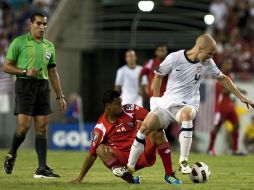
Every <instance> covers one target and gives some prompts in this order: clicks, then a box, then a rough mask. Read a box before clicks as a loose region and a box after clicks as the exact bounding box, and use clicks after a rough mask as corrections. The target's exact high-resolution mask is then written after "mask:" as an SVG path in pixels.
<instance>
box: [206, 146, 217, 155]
mask: <svg viewBox="0 0 254 190" xmlns="http://www.w3.org/2000/svg"><path fill="white" fill-rule="evenodd" d="M207 154H208V155H210V156H216V155H217V154H216V151H215V149H214V148H212V149H210V150H208V151H207Z"/></svg>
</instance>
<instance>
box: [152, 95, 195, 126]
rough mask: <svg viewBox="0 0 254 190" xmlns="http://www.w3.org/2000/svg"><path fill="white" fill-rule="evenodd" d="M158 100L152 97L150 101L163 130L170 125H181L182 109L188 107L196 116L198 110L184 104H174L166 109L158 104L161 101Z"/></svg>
mask: <svg viewBox="0 0 254 190" xmlns="http://www.w3.org/2000/svg"><path fill="white" fill-rule="evenodd" d="M157 100H159V99H158V98H155V97H152V98H151V99H150V107H151V112H152V113H154V114H156V115H157V117H158V118H159V121H160V123H161V127H162V128H163V129H167V128H168V126H169V125H170V123H175V122H177V123H179V122H180V121H179V118H180V113H181V111H182V109H183V108H184V107H186V106H188V107H191V108H192V110H193V112H195V114H196V110H195V109H194V107H193V106H191V105H187V104H184V103H178V104H176V103H172V104H171V105H169V106H168V107H167V108H165V107H163V106H161V105H159V104H158V102H159V101H157Z"/></svg>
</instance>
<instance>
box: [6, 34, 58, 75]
mask: <svg viewBox="0 0 254 190" xmlns="http://www.w3.org/2000/svg"><path fill="white" fill-rule="evenodd" d="M6 59H8V60H11V61H14V62H15V63H16V67H17V68H19V69H33V68H34V69H36V70H38V73H37V76H36V77H35V78H36V79H48V69H49V68H52V67H55V66H56V55H55V48H54V45H53V44H52V43H51V42H50V41H48V40H46V39H42V40H41V41H40V42H37V41H35V40H34V39H33V37H32V35H31V33H30V32H29V33H27V34H24V35H21V36H18V37H17V38H15V39H14V40H13V41H12V43H11V45H10V47H9V49H8V52H7V56H6ZM17 78H28V77H25V76H21V75H17Z"/></svg>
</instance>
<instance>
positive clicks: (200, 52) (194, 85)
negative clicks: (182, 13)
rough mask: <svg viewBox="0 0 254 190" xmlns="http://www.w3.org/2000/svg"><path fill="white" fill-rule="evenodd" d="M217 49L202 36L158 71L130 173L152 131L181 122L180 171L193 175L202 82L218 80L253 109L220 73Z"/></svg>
mask: <svg viewBox="0 0 254 190" xmlns="http://www.w3.org/2000/svg"><path fill="white" fill-rule="evenodd" d="M215 49H216V42H215V41H214V39H213V38H212V37H211V36H210V35H208V34H203V35H201V36H199V37H198V38H197V40H196V43H195V45H194V47H193V48H192V49H190V50H187V51H185V50H180V51H177V52H173V53H171V54H169V55H168V56H167V57H166V59H165V60H164V61H163V62H162V63H161V64H160V66H159V67H158V69H157V70H156V71H155V77H154V81H153V96H154V97H152V98H151V99H150V104H151V111H150V112H149V114H148V115H147V116H146V118H145V120H144V121H143V123H142V125H141V127H140V129H139V131H138V133H137V136H136V139H135V140H134V142H133V145H132V148H131V152H130V155H129V159H128V164H127V168H128V169H129V171H131V172H134V171H135V165H136V162H137V160H138V158H139V156H140V154H141V153H142V152H143V150H144V142H145V141H144V140H145V138H146V136H147V135H148V134H150V133H151V132H152V131H156V130H159V129H161V128H167V126H169V124H170V123H171V122H178V123H179V124H180V125H181V133H180V135H179V142H180V149H181V150H180V159H179V166H180V167H179V170H180V171H181V172H182V173H183V174H187V173H190V172H191V169H190V167H189V166H188V156H189V151H190V147H191V143H192V135H193V120H194V118H195V116H196V113H197V111H198V108H199V99H200V95H199V86H200V82H201V80H202V79H203V78H205V77H207V76H210V77H214V78H217V79H218V80H219V81H220V82H221V83H222V85H223V86H224V87H225V88H226V89H228V90H229V91H230V92H232V93H233V94H234V95H236V96H237V97H238V98H239V99H240V100H241V101H242V102H243V103H245V104H246V105H247V107H248V108H249V105H250V106H251V107H252V108H253V107H254V102H253V101H252V100H249V99H248V98H246V97H245V96H244V95H243V94H241V92H240V91H239V90H238V89H237V88H236V86H235V85H234V83H233V82H232V81H231V80H230V79H229V78H228V77H227V76H225V75H224V74H223V73H222V72H221V71H220V70H219V69H218V67H217V66H216V64H215V63H214V61H213V59H212V56H213V54H214V52H215ZM168 74H169V77H168V83H167V88H166V92H165V93H164V95H163V96H162V97H158V96H159V92H160V85H161V81H162V78H163V77H164V76H166V75H168Z"/></svg>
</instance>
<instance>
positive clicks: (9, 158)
mask: <svg viewBox="0 0 254 190" xmlns="http://www.w3.org/2000/svg"><path fill="white" fill-rule="evenodd" d="M15 160H16V156H13V155H11V154H7V155H6V156H5V161H4V171H5V173H7V174H11V173H12V171H13V167H14V163H15Z"/></svg>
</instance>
